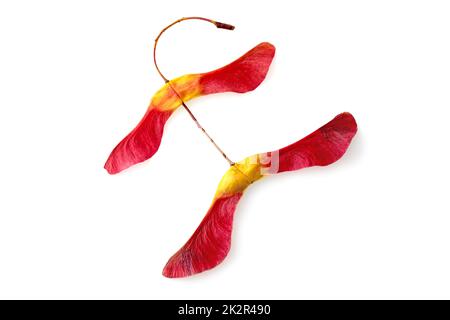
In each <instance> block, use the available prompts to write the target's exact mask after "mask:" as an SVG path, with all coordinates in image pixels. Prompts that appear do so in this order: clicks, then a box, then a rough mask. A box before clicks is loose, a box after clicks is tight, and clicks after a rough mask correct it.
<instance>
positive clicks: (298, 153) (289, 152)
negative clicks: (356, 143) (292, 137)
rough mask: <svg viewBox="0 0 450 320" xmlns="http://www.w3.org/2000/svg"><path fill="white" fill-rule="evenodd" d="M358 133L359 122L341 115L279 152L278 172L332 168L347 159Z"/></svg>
mask: <svg viewBox="0 0 450 320" xmlns="http://www.w3.org/2000/svg"><path fill="white" fill-rule="evenodd" d="M357 130H358V127H357V124H356V121H355V118H353V116H352V115H351V114H350V113H348V112H344V113H341V114H340V115H338V116H336V117H335V118H334V119H333V120H331V121H330V122H328V123H327V124H326V125H324V126H323V127H321V128H319V129H318V130H316V131H314V132H313V133H311V134H310V135H308V136H306V137H305V138H303V139H301V140H299V141H297V142H295V143H293V144H291V145H289V146H287V147H284V148H282V149H280V150H278V153H279V168H278V171H277V172H283V171H293V170H299V169H302V168H306V167H311V166H327V165H329V164H332V163H333V162H335V161H337V160H339V159H340V158H341V157H342V156H343V155H344V153H345V151H346V150H347V148H348V146H349V145H350V142H351V141H352V139H353V137H354V136H355V134H356V131H357ZM276 152H277V151H274V152H272V156H273V155H274V154H275V153H276Z"/></svg>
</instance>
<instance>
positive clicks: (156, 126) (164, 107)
mask: <svg viewBox="0 0 450 320" xmlns="http://www.w3.org/2000/svg"><path fill="white" fill-rule="evenodd" d="M274 55H275V47H274V46H273V45H271V44H270V43H267V42H264V43H261V44H259V45H257V46H256V47H255V48H253V49H252V50H250V51H249V52H247V53H246V54H244V55H243V56H242V57H240V58H239V59H237V60H235V61H234V62H232V63H230V64H229V65H227V66H225V67H223V68H220V69H217V70H215V71H211V72H208V73H202V74H189V75H184V76H182V77H179V78H176V79H174V80H171V81H170V85H169V84H165V85H164V86H163V87H162V88H161V89H160V90H159V91H158V92H156V94H155V95H154V96H153V98H152V101H151V103H150V106H149V107H148V109H147V112H146V113H145V115H144V117H143V119H142V120H141V121H140V122H139V124H138V125H137V126H136V127H135V128H134V129H133V131H131V132H130V133H129V134H128V135H127V136H126V137H125V138H124V139H123V140H122V141H121V142H120V143H119V144H118V145H117V146H116V147H115V148H114V150H113V151H112V152H111V154H110V156H109V158H108V160H107V161H106V163H105V169H106V170H107V171H108V172H109V173H110V174H115V173H118V172H120V171H122V170H124V169H126V168H128V167H130V166H132V165H134V164H137V163H139V162H142V161H145V160H147V159H149V158H151V157H152V156H153V155H154V154H155V153H156V151H157V150H158V148H159V145H160V143H161V138H162V135H163V132H164V125H165V123H166V121H167V119H168V118H169V117H170V115H171V114H172V113H173V112H174V111H175V110H176V109H177V108H178V107H180V106H181V100H180V98H179V97H178V96H177V94H176V93H175V92H174V90H173V89H172V87H173V88H174V89H175V90H176V91H177V92H178V94H179V95H180V97H181V98H182V99H183V100H184V101H188V100H191V99H193V98H196V97H199V96H203V95H208V94H213V93H221V92H237V93H244V92H248V91H251V90H254V89H255V88H257V87H258V86H259V84H260V83H261V82H262V81H263V80H264V78H265V76H266V74H267V71H268V70H269V66H270V64H271V62H272V59H273V56H274Z"/></svg>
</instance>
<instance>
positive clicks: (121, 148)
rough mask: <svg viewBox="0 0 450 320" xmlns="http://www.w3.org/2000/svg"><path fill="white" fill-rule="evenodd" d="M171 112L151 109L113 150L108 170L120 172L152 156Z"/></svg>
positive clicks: (108, 162) (107, 166) (107, 165)
mask: <svg viewBox="0 0 450 320" xmlns="http://www.w3.org/2000/svg"><path fill="white" fill-rule="evenodd" d="M171 114H172V111H165V112H161V111H158V110H156V109H149V110H148V111H147V112H146V113H145V115H144V118H142V120H141V122H140V123H139V124H138V125H137V126H136V128H134V130H133V131H131V132H130V133H129V134H128V135H127V136H126V137H125V138H124V139H123V140H122V141H121V142H120V143H119V144H118V145H117V146H116V147H115V148H114V150H113V151H112V152H111V155H110V156H109V158H108V160H107V161H106V163H105V169H106V171H108V173H110V174H115V173H119V172H120V171H122V170H125V169H126V168H128V167H130V166H132V165H135V164H137V163H140V162H142V161H145V160H147V159H149V158H150V157H152V156H153V155H154V154H155V152H156V151H157V150H158V148H159V145H160V144H161V138H162V135H163V132H164V124H165V123H166V121H167V119H169V117H170V115H171Z"/></svg>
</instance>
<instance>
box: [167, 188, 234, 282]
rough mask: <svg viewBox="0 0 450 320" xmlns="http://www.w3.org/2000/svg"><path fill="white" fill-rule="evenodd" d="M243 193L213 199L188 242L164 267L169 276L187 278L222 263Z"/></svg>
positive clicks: (229, 243)
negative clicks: (235, 213)
mask: <svg viewBox="0 0 450 320" xmlns="http://www.w3.org/2000/svg"><path fill="white" fill-rule="evenodd" d="M241 196H242V193H237V194H234V195H232V196H228V197H221V198H218V199H216V200H215V201H214V203H213V204H212V205H211V207H210V209H209V210H208V213H207V214H206V216H205V218H204V219H203V221H202V222H201V223H200V225H199V226H198V228H197V230H196V231H195V232H194V234H193V235H192V236H191V238H190V239H189V240H188V242H187V243H186V244H185V245H184V246H183V247H182V248H181V249H180V250H179V251H178V252H177V253H175V254H174V255H173V256H172V258H170V259H169V261H168V262H167V264H166V266H165V267H164V270H163V275H164V276H166V277H168V278H181V277H187V276H190V275H193V274H196V273H199V272H202V271H205V270H208V269H211V268H214V267H215V266H216V265H218V264H219V263H221V262H222V261H223V259H225V257H226V256H227V254H228V251H229V250H230V245H231V231H232V229H233V217H234V212H235V210H236V206H237V204H238V202H239V199H240V198H241Z"/></svg>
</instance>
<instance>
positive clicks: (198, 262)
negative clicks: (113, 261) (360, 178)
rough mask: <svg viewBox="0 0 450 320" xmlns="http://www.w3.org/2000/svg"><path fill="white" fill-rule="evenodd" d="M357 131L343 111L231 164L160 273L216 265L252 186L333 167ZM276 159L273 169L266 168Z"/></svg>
mask: <svg viewBox="0 0 450 320" xmlns="http://www.w3.org/2000/svg"><path fill="white" fill-rule="evenodd" d="M356 131H357V125H356V121H355V119H354V118H353V116H352V115H351V114H350V113H347V112H344V113H341V114H340V115H338V116H336V117H335V118H334V119H333V120H331V121H330V122H328V123H327V124H325V125H324V126H322V127H321V128H319V129H317V130H316V131H314V132H313V133H311V134H310V135H308V136H306V137H305V138H303V139H301V140H299V141H297V142H295V143H293V144H291V145H288V146H287V147H284V148H282V149H279V150H275V151H272V152H266V153H260V154H257V155H254V156H250V157H247V158H245V159H244V160H242V161H240V162H238V163H236V164H234V165H233V166H231V167H230V168H229V169H228V171H227V172H226V173H225V174H224V175H223V177H222V180H221V181H220V183H219V186H218V187H217V191H216V194H215V196H214V199H213V202H212V204H211V207H210V208H209V210H208V212H207V213H206V216H205V217H204V219H203V221H202V222H201V223H200V225H199V226H198V228H197V230H195V232H194V234H193V235H192V236H191V238H190V239H189V240H188V241H187V242H186V244H185V245H184V246H183V247H182V248H181V249H180V250H178V252H177V253H175V254H174V255H173V256H172V257H171V258H170V259H169V261H168V262H167V264H166V266H165V267H164V270H163V275H164V276H165V277H168V278H182V277H188V276H191V275H194V274H196V273H200V272H203V271H206V270H209V269H212V268H214V267H215V266H217V265H218V264H220V263H221V262H222V261H223V260H224V259H225V257H226V256H227V254H228V252H229V251H230V248H231V234H232V229H233V218H234V213H235V211H236V208H237V205H238V202H239V200H240V199H241V197H242V195H243V194H244V191H245V190H246V189H247V188H248V187H249V186H250V185H251V184H252V182H255V181H257V180H259V179H261V178H262V177H264V176H271V175H274V174H278V173H281V172H285V171H294V170H300V169H303V168H307V167H312V166H327V165H329V164H332V163H334V162H336V161H337V160H339V159H340V158H341V157H342V156H343V155H344V153H345V152H346V150H347V148H348V147H349V145H350V143H351V141H352V139H353V137H354V136H355V134H356ZM267 154H270V155H271V157H270V161H267ZM273 155H276V156H273ZM274 161H275V162H276V165H275V166H272V168H273V170H265V168H268V167H270V166H271V165H272V163H271V162H274Z"/></svg>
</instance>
